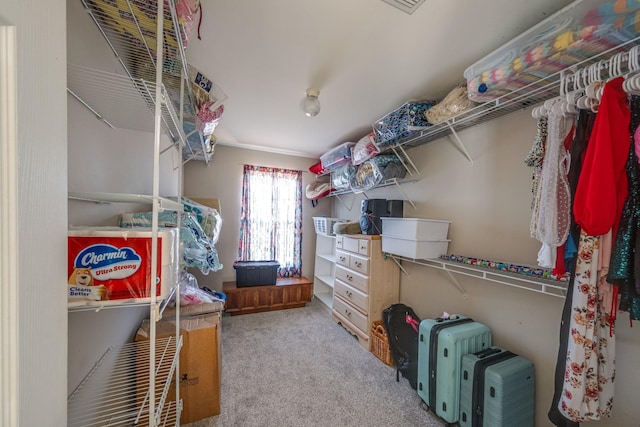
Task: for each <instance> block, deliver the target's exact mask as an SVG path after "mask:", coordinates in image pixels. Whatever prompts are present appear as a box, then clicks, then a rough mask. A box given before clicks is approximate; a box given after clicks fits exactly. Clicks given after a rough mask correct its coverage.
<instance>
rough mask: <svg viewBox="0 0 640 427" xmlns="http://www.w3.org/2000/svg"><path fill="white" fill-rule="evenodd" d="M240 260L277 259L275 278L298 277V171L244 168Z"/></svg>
mask: <svg viewBox="0 0 640 427" xmlns="http://www.w3.org/2000/svg"><path fill="white" fill-rule="evenodd" d="M240 215H241V216H240V244H239V249H238V256H239V258H240V260H242V261H264V260H277V261H278V262H279V263H280V268H279V269H278V276H280V277H291V276H301V275H302V270H301V267H302V258H301V252H302V172H301V171H295V170H288V169H277V168H267V167H262V166H251V165H245V166H244V177H243V182H242V211H241V214H240Z"/></svg>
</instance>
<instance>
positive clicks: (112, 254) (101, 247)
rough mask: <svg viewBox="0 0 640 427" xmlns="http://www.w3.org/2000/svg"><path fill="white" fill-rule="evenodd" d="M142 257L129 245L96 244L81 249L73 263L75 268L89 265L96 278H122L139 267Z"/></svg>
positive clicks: (102, 279)
mask: <svg viewBox="0 0 640 427" xmlns="http://www.w3.org/2000/svg"><path fill="white" fill-rule="evenodd" d="M141 263H142V258H141V257H140V255H138V254H137V253H136V251H135V250H133V249H132V248H129V247H123V248H118V247H116V246H113V245H106V244H96V245H91V246H88V247H86V248H85V249H83V250H82V251H81V252H80V253H79V254H78V256H76V259H75V260H74V262H73V264H74V267H76V268H88V267H91V275H92V276H93V278H94V279H96V280H101V281H105V280H110V279H124V278H125V277H129V276H131V275H132V274H134V273H135V272H136V271H138V269H139V268H140V264H141Z"/></svg>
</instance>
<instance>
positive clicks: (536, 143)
mask: <svg viewBox="0 0 640 427" xmlns="http://www.w3.org/2000/svg"><path fill="white" fill-rule="evenodd" d="M547 135H548V132H547V118H546V117H542V118H540V119H538V124H537V128H536V137H535V139H534V140H533V147H531V150H530V151H529V153H528V154H527V157H526V158H525V160H524V164H525V165H527V166H529V167H532V168H533V176H532V183H531V195H532V199H531V223H530V224H529V233H530V235H531V237H533V238H535V237H536V228H537V226H538V215H539V213H540V211H539V209H540V176H541V175H542V163H543V161H544V151H545V146H546V144H547Z"/></svg>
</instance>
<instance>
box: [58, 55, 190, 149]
mask: <svg viewBox="0 0 640 427" xmlns="http://www.w3.org/2000/svg"><path fill="white" fill-rule="evenodd" d="M67 83H68V84H67V86H68V87H67V91H68V92H69V93H70V94H71V95H73V96H74V97H75V98H76V99H78V100H79V101H80V102H81V103H82V104H83V105H85V106H86V107H87V108H89V109H90V110H91V111H92V112H93V113H94V114H95V115H96V117H97V118H98V119H100V120H102V121H104V122H105V123H106V124H107V125H109V126H111V127H114V128H122V129H133V130H139V131H144V132H150V133H152V132H153V131H154V111H155V104H156V99H155V96H156V85H155V81H147V80H143V79H138V78H131V77H129V76H126V75H120V74H114V73H108V72H106V71H100V70H96V69H93V68H88V67H82V66H80V65H75V64H67ZM162 97H163V98H164V99H162V100H160V105H161V110H162V130H163V132H164V133H165V134H166V135H167V136H168V137H169V138H170V139H171V141H172V142H174V143H181V144H183V145H184V144H185V143H186V140H187V138H186V136H185V134H184V132H183V130H182V126H181V125H180V120H179V118H178V114H177V113H176V111H175V109H174V107H173V106H172V104H171V103H170V102H168V94H167V91H166V89H165V87H164V86H162Z"/></svg>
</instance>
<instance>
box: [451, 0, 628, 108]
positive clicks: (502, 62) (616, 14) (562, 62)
mask: <svg viewBox="0 0 640 427" xmlns="http://www.w3.org/2000/svg"><path fill="white" fill-rule="evenodd" d="M639 9H640V4H638V3H637V2H626V3H625V2H620V1H615V0H609V1H607V2H603V1H602V0H577V1H574V2H573V3H571V4H570V5H568V6H566V7H565V8H563V9H561V10H560V11H558V12H557V13H555V14H553V15H552V16H550V17H549V18H547V19H545V20H544V21H542V22H540V23H539V24H537V25H535V26H534V27H532V28H531V29H529V30H527V31H526V32H524V33H522V34H521V35H520V36H518V37H516V38H515V39H513V40H511V41H510V42H508V43H506V44H505V45H503V46H501V47H500V48H498V49H496V50H495V51H493V52H492V53H490V54H489V55H487V56H485V57H484V58H482V59H481V60H479V61H477V62H476V63H474V64H473V65H471V66H470V67H469V68H467V69H466V70H465V72H464V77H465V78H466V80H467V89H468V92H469V99H471V100H473V101H476V102H486V101H490V100H494V99H496V98H498V97H500V96H501V95H504V94H506V93H509V92H511V91H514V90H517V89H520V88H523V87H524V86H526V85H528V84H530V83H532V82H535V81H537V80H539V79H543V78H546V77H549V76H551V75H553V74H554V73H557V72H558V71H560V70H562V69H564V68H567V67H569V66H571V65H574V64H578V63H580V62H581V61H583V60H585V59H588V58H589V57H592V56H594V55H597V54H600V53H602V52H605V51H607V50H608V49H611V48H612V47H614V46H616V45H619V44H620V43H623V42H626V41H628V40H631V39H633V38H634V37H636V36H637V35H638V28H640V27H638V26H637V22H638V18H637V17H636V15H637V12H638V10H639Z"/></svg>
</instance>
